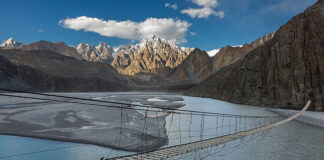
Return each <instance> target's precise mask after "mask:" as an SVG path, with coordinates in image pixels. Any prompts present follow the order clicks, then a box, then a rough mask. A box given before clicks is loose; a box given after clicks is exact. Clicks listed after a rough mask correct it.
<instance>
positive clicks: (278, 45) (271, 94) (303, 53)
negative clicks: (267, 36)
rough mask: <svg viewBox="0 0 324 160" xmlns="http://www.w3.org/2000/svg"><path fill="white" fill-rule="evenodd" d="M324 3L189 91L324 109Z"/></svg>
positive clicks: (242, 100)
mask: <svg viewBox="0 0 324 160" xmlns="http://www.w3.org/2000/svg"><path fill="white" fill-rule="evenodd" d="M323 28H324V1H323V0H320V1H318V2H317V3H316V4H315V5H313V6H311V7H309V8H308V9H307V10H306V11H305V12H303V13H301V14H299V15H297V16H296V17H294V18H292V19H291V20H290V21H288V23H287V24H285V25H284V26H282V27H281V28H280V29H279V30H278V31H277V32H276V33H275V35H274V37H273V38H272V39H271V40H269V41H267V42H266V43H265V44H264V45H262V46H260V47H258V48H256V49H254V50H253V51H251V52H249V53H248V54H247V55H246V56H245V57H244V58H243V59H241V60H239V61H237V62H235V63H233V64H231V65H229V66H227V67H224V68H223V69H221V70H220V71H218V72H217V73H215V74H214V75H213V76H211V77H209V78H208V79H206V80H205V81H203V82H201V83H200V84H199V85H198V86H196V87H193V88H192V89H190V90H189V91H187V93H186V94H187V95H195V96H203V97H212V98H217V99H222V100H226V101H230V102H235V103H245V104H252V105H268V106H272V107H273V106H277V107H283V108H293V109H294V108H296V109H300V107H302V106H303V105H304V104H305V103H306V102H307V100H308V99H311V100H312V101H313V103H312V104H313V109H314V110H317V111H324V109H323V103H324V94H323V90H324V87H323V86H324V77H323V76H324V74H323V73H324V65H323V64H324V30H323Z"/></svg>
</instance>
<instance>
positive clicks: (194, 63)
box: [169, 48, 214, 84]
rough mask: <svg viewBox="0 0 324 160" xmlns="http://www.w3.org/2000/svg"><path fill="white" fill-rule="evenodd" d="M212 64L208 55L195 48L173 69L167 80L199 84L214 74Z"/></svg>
mask: <svg viewBox="0 0 324 160" xmlns="http://www.w3.org/2000/svg"><path fill="white" fill-rule="evenodd" d="M212 64H213V63H212V59H211V58H210V57H209V56H208V54H207V53H206V52H205V51H201V50H199V49H198V48H196V49H194V50H193V51H192V52H191V53H190V54H189V56H188V57H187V58H186V59H185V60H184V61H183V62H182V63H181V64H180V65H179V66H178V67H176V68H175V71H174V72H173V73H172V74H171V76H169V79H172V80H174V81H177V83H182V84H187V83H199V82H200V81H202V80H204V79H206V78H207V77H208V76H210V75H211V74H212V73H213V72H214V71H213V65H212Z"/></svg>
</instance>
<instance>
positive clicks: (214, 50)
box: [207, 49, 220, 57]
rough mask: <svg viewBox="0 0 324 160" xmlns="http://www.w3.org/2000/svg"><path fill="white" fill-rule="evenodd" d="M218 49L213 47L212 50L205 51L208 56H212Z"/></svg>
mask: <svg viewBox="0 0 324 160" xmlns="http://www.w3.org/2000/svg"><path fill="white" fill-rule="evenodd" d="M219 50H220V49H213V50H210V51H208V52H207V53H208V55H209V57H213V56H215V55H216V54H217V53H218V52H219Z"/></svg>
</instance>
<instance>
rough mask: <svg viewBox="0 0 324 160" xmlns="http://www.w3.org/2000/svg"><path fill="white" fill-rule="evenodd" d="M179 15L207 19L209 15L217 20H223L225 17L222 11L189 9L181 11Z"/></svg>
mask: <svg viewBox="0 0 324 160" xmlns="http://www.w3.org/2000/svg"><path fill="white" fill-rule="evenodd" d="M181 13H185V14H188V15H189V16H190V17H191V18H208V17H209V16H210V15H215V16H218V17H219V18H224V16H225V14H224V12H223V11H214V10H213V9H211V8H200V9H198V8H197V9H193V8H189V9H184V10H182V11H181Z"/></svg>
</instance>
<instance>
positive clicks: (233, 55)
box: [212, 33, 273, 71]
mask: <svg viewBox="0 0 324 160" xmlns="http://www.w3.org/2000/svg"><path fill="white" fill-rule="evenodd" d="M272 37H273V34H272V33H269V34H268V35H265V36H263V37H262V38H258V39H257V40H255V41H253V42H252V43H250V44H244V45H243V46H236V47H233V46H226V47H222V48H221V49H220V50H219V51H218V53H217V54H216V55H215V56H213V57H212V58H213V62H214V67H215V70H216V71H218V70H220V69H222V68H223V67H225V66H228V65H230V64H232V63H234V62H236V61H238V60H240V59H242V58H243V57H244V56H245V55H246V54H247V53H249V52H250V51H252V50H253V49H255V48H257V47H259V46H261V45H263V44H264V43H265V42H267V41H268V40H270V39H272Z"/></svg>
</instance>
